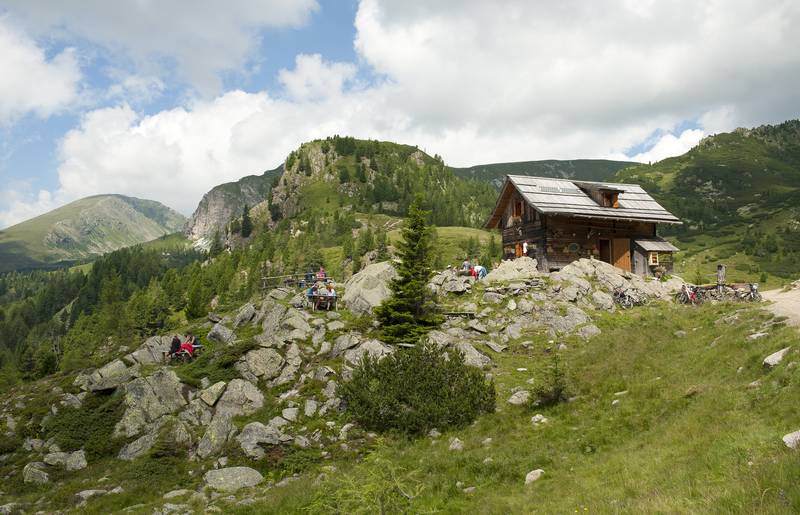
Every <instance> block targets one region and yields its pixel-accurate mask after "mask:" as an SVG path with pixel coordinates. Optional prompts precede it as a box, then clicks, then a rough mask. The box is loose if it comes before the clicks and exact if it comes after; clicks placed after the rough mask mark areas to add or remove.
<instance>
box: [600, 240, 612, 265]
mask: <svg viewBox="0 0 800 515" xmlns="http://www.w3.org/2000/svg"><path fill="white" fill-rule="evenodd" d="M600 261H605V262H606V263H611V240H600Z"/></svg>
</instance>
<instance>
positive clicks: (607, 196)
mask: <svg viewBox="0 0 800 515" xmlns="http://www.w3.org/2000/svg"><path fill="white" fill-rule="evenodd" d="M603 207H614V208H618V207H619V193H617V192H616V191H613V192H612V191H607V192H603Z"/></svg>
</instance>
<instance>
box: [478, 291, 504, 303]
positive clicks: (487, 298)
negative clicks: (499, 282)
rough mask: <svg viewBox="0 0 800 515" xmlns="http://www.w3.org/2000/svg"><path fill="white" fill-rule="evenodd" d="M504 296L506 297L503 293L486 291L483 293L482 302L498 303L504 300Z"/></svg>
mask: <svg viewBox="0 0 800 515" xmlns="http://www.w3.org/2000/svg"><path fill="white" fill-rule="evenodd" d="M505 298H506V297H505V296H504V295H502V294H500V293H496V292H491V291H487V292H486V293H484V294H483V302H485V303H488V304H500V303H501V302H503V301H504V300H505Z"/></svg>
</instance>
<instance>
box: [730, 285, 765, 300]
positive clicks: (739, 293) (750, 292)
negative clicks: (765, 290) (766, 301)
mask: <svg viewBox="0 0 800 515" xmlns="http://www.w3.org/2000/svg"><path fill="white" fill-rule="evenodd" d="M736 300H741V301H744V302H761V293H759V292H758V283H748V284H747V289H744V288H742V289H739V290H736Z"/></svg>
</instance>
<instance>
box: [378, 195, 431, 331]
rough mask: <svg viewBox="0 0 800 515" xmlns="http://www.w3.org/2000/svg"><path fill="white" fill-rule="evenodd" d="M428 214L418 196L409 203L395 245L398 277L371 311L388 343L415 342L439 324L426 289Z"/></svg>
mask: <svg viewBox="0 0 800 515" xmlns="http://www.w3.org/2000/svg"><path fill="white" fill-rule="evenodd" d="M428 214H429V213H428V212H427V211H424V210H423V209H422V199H421V198H420V197H417V198H416V199H415V200H414V201H413V202H412V204H411V205H410V206H409V209H408V218H406V220H405V222H404V224H403V229H402V231H401V234H402V236H403V240H402V241H401V242H399V244H398V250H399V255H400V259H401V261H400V263H399V264H398V265H397V272H398V277H397V278H396V279H394V280H392V282H391V284H390V288H391V290H392V296H391V297H389V298H388V299H386V300H385V301H383V304H381V305H380V306H378V308H377V309H376V310H375V314H376V315H377V318H378V320H379V321H380V323H381V327H382V331H383V338H384V339H385V340H386V341H387V342H390V343H412V344H415V343H417V342H418V341H419V338H420V337H421V336H422V335H424V334H425V333H427V332H428V331H429V330H431V329H432V328H433V327H435V326H437V325H438V324H439V323H440V319H439V316H438V315H437V313H436V302H435V298H434V294H433V292H432V291H431V290H430V288H428V280H429V279H430V277H431V274H432V270H431V258H432V256H431V233H432V231H431V228H430V226H429V225H428V223H427V220H426V218H427V216H428Z"/></svg>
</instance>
